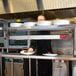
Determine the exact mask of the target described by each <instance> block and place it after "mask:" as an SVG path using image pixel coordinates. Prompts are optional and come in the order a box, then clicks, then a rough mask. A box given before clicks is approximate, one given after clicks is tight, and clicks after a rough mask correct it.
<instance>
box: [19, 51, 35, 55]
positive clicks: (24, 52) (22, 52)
mask: <svg viewBox="0 0 76 76" xmlns="http://www.w3.org/2000/svg"><path fill="white" fill-rule="evenodd" d="M34 53H35V51H32V52H28V51H27V50H22V51H21V52H20V54H24V55H32V54H34Z"/></svg>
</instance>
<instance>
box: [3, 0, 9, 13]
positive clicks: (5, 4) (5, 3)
mask: <svg viewBox="0 0 76 76" xmlns="http://www.w3.org/2000/svg"><path fill="white" fill-rule="evenodd" d="M3 5H4V9H5V12H6V13H9V12H10V9H9V5H8V0H3Z"/></svg>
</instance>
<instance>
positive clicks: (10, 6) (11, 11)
mask: <svg viewBox="0 0 76 76" xmlns="http://www.w3.org/2000/svg"><path fill="white" fill-rule="evenodd" d="M8 4H9V9H10V13H14V9H13V5H12V2H11V0H8Z"/></svg>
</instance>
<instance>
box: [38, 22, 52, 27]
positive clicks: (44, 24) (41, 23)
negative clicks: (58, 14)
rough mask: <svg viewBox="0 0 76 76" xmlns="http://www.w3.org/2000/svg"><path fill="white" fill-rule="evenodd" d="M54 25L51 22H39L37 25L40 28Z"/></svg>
mask: <svg viewBox="0 0 76 76" xmlns="http://www.w3.org/2000/svg"><path fill="white" fill-rule="evenodd" d="M51 24H52V22H51V21H39V22H37V25H39V26H50V25H51Z"/></svg>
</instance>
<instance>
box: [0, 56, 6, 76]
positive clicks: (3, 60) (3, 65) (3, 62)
mask: <svg viewBox="0 0 76 76" xmlns="http://www.w3.org/2000/svg"><path fill="white" fill-rule="evenodd" d="M1 76H5V58H4V57H2V58H1Z"/></svg>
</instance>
